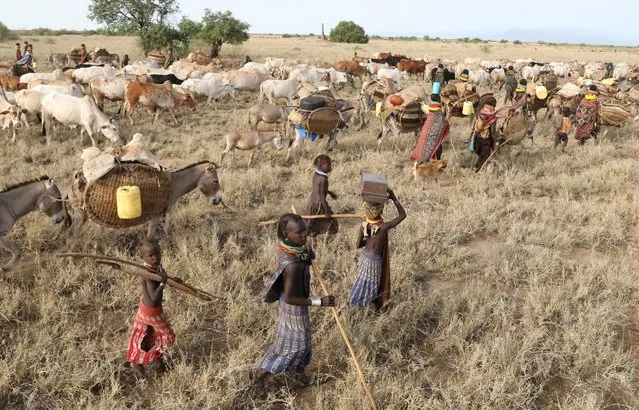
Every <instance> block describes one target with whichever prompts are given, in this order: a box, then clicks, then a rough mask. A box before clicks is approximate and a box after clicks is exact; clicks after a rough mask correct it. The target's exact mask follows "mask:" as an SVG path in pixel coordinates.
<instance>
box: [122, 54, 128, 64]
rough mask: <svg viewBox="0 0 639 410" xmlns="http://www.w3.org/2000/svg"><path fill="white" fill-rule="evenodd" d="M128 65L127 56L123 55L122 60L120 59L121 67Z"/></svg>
mask: <svg viewBox="0 0 639 410" xmlns="http://www.w3.org/2000/svg"><path fill="white" fill-rule="evenodd" d="M128 65H129V55H128V54H125V55H124V58H123V59H122V67H126V66H128Z"/></svg>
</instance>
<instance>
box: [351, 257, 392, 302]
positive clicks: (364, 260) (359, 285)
mask: <svg viewBox="0 0 639 410" xmlns="http://www.w3.org/2000/svg"><path fill="white" fill-rule="evenodd" d="M383 261H384V258H382V257H381V256H376V255H373V254H371V253H368V252H367V251H366V250H365V249H364V250H363V251H362V255H361V256H360V258H359V262H358V264H357V279H355V284H354V285H353V289H352V290H351V298H350V299H351V305H355V306H361V307H366V306H368V304H369V303H371V302H373V301H374V300H375V299H377V297H378V296H379V284H380V281H381V278H382V269H383V266H384V263H383Z"/></svg>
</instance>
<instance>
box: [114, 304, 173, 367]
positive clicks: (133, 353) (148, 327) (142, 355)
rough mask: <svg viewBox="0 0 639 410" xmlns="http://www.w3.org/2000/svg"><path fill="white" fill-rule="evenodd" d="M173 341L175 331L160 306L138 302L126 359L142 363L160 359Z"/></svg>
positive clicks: (145, 363)
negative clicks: (138, 305)
mask: <svg viewBox="0 0 639 410" xmlns="http://www.w3.org/2000/svg"><path fill="white" fill-rule="evenodd" d="M145 339H146V340H145ZM173 342H175V333H173V329H171V325H170V324H169V321H168V320H167V318H166V316H164V313H163V311H162V306H157V307H148V306H146V305H144V303H142V302H140V307H139V308H138V313H137V315H136V316H135V324H134V325H133V331H132V332H131V338H130V339H129V351H128V352H127V354H126V361H127V362H130V363H134V364H142V365H147V364H149V363H151V362H157V361H160V360H162V356H163V355H164V354H165V353H166V352H167V351H168V350H169V348H170V347H171V345H173Z"/></svg>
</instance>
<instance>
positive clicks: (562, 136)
mask: <svg viewBox="0 0 639 410" xmlns="http://www.w3.org/2000/svg"><path fill="white" fill-rule="evenodd" d="M569 117H570V108H568V107H564V110H563V115H562V116H561V117H559V116H556V117H555V121H554V124H553V125H554V126H555V145H554V147H553V148H555V149H556V148H557V145H559V144H561V152H564V149H565V148H566V145H567V144H568V133H569V132H570V118H569Z"/></svg>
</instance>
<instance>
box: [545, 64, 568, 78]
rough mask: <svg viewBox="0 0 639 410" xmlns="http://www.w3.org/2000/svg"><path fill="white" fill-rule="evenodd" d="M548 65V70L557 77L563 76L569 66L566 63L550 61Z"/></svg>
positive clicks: (566, 73)
mask: <svg viewBox="0 0 639 410" xmlns="http://www.w3.org/2000/svg"><path fill="white" fill-rule="evenodd" d="M548 67H549V68H550V71H551V72H552V73H553V74H554V75H556V76H557V77H565V76H566V75H568V72H569V71H570V66H569V65H568V64H567V63H556V62H552V63H550V64H548Z"/></svg>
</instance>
